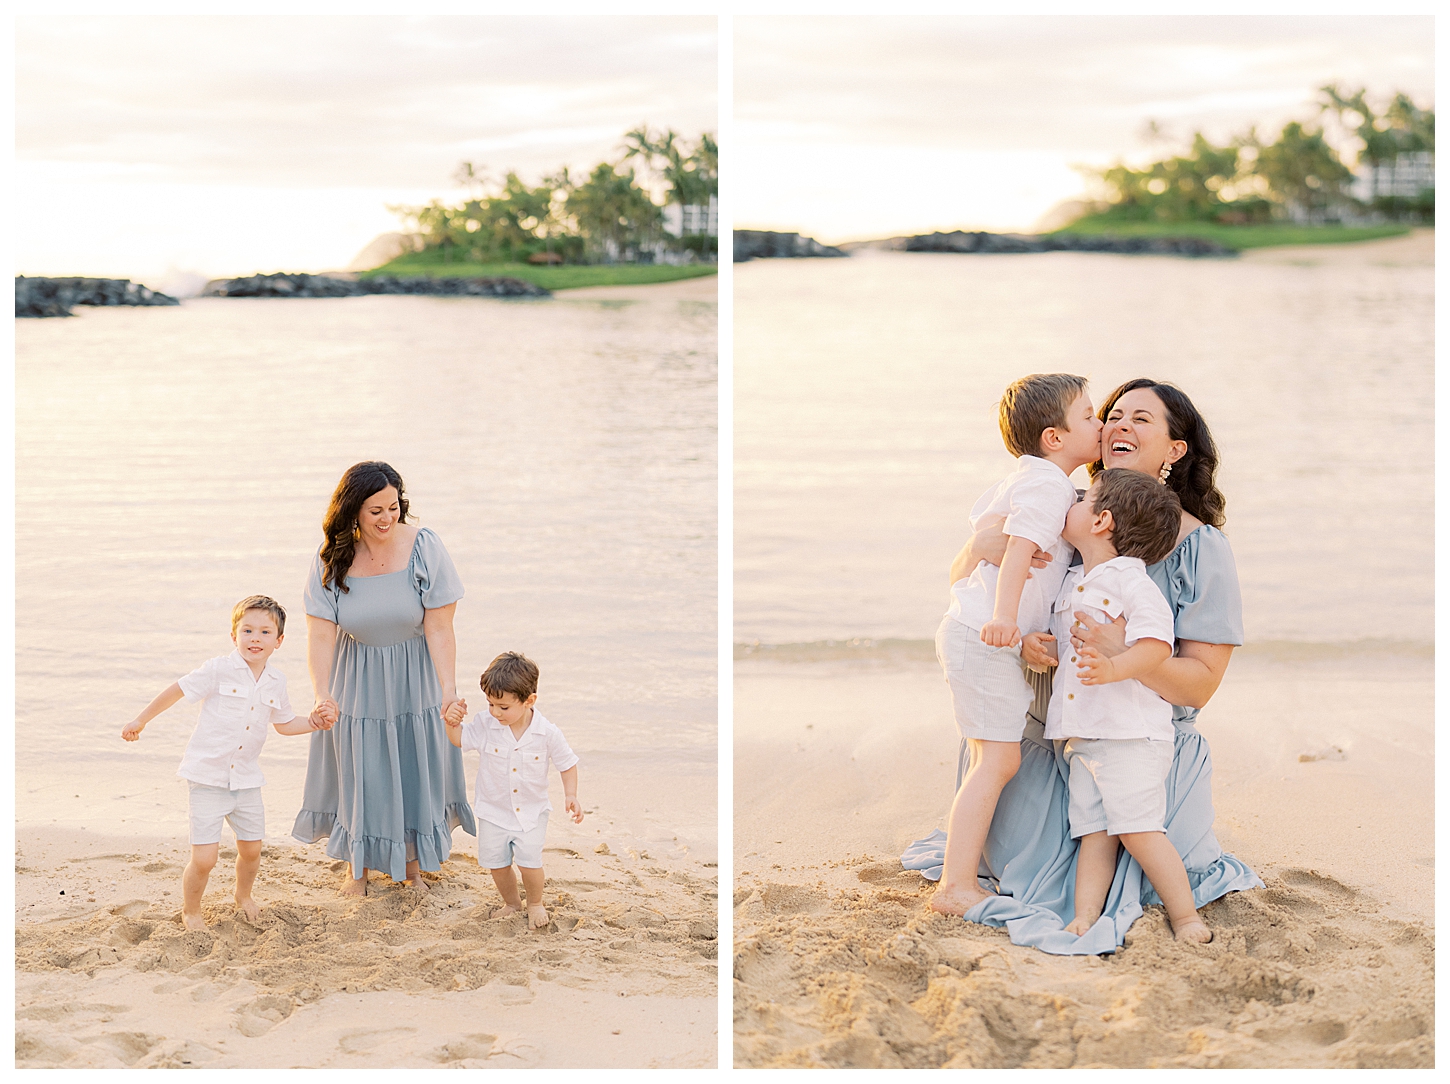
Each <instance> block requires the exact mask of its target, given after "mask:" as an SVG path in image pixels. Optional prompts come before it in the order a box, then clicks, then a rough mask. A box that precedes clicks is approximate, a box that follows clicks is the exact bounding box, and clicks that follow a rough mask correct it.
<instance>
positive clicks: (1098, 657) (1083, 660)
mask: <svg viewBox="0 0 1450 1084" xmlns="http://www.w3.org/2000/svg"><path fill="white" fill-rule="evenodd" d="M1077 666H1078V670H1077V676H1078V680H1079V681H1081V682H1082V683H1083V684H1084V685H1111V684H1112V683H1113V682H1115V681H1117V680H1119V679H1118V677H1117V676H1116V674H1115V672H1114V671H1115V670H1116V668H1115V667H1114V666H1113V660H1112V657H1111V656H1108V655H1104V654H1102V653H1101V652H1100V651H1098V649H1097V648H1095V647H1090V646H1088V645H1087V644H1084V645H1083V646H1082V647H1081V648H1079V649H1078V652H1077Z"/></svg>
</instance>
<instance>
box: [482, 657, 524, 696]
mask: <svg viewBox="0 0 1450 1084" xmlns="http://www.w3.org/2000/svg"><path fill="white" fill-rule="evenodd" d="M478 687H479V688H480V689H482V690H483V691H484V693H486V694H487V695H488V696H503V695H504V694H505V693H507V694H509V695H510V696H512V697H513V698H514V699H515V700H517V701H518V702H519V703H523V702H524V701H525V700H527V699H528V698H529V697H531V696H533V695H534V693H536V692H538V691H539V668H538V667H537V666H536V665H535V664H534V662H533V660H532V659H526V658H525V657H524V656H522V655H520V654H519V653H518V652H517V651H505V652H504V653H503V654H502V655H500V656H499V657H498V658H496V659H494V660H493V662H491V663H489V664H488V669H487V670H485V671H484V672H483V676H482V677H481V678H479V679H478Z"/></svg>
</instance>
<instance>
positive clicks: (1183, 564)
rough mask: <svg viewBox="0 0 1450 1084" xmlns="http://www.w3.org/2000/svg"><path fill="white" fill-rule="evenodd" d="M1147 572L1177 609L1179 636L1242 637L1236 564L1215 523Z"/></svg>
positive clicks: (1239, 640) (1235, 641)
mask: <svg viewBox="0 0 1450 1084" xmlns="http://www.w3.org/2000/svg"><path fill="white" fill-rule="evenodd" d="M1148 575H1149V576H1151V577H1152V578H1153V582H1154V583H1156V584H1157V585H1158V589H1159V590H1160V591H1162V592H1163V595H1164V597H1165V598H1167V599H1168V605H1169V606H1170V607H1172V609H1173V631H1174V634H1175V635H1176V636H1177V637H1178V639H1180V640H1197V641H1198V642H1199V643H1204V644H1230V645H1232V646H1234V647H1238V646H1240V645H1242V644H1243V642H1244V615H1243V598H1242V596H1241V595H1240V593H1239V574H1238V568H1237V566H1236V565H1235V564H1234V555H1233V550H1232V549H1230V548H1229V544H1228V539H1227V538H1225V537H1224V535H1223V532H1222V531H1220V530H1218V529H1217V528H1215V527H1208V526H1204V527H1200V528H1199V529H1198V530H1196V531H1194V532H1193V533H1192V534H1191V535H1189V536H1188V537H1187V538H1185V539H1184V540H1183V541H1182V542H1181V543H1180V544H1179V546H1178V548H1177V549H1176V550H1174V551H1173V552H1172V553H1170V554H1169V555H1168V556H1167V557H1166V558H1165V559H1164V560H1162V561H1160V562H1159V563H1158V564H1156V565H1150V566H1149V568H1148Z"/></svg>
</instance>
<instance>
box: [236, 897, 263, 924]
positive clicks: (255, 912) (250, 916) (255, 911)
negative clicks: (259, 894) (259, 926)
mask: <svg viewBox="0 0 1450 1084" xmlns="http://www.w3.org/2000/svg"><path fill="white" fill-rule="evenodd" d="M237 906H238V907H240V908H241V909H242V914H244V915H246V916H247V921H248V922H256V921H257V919H259V918H261V917H262V905H261V904H259V903H258V902H257V901H256V900H254V899H252V897H251V896H244V897H241V898H239V899H238V900H237Z"/></svg>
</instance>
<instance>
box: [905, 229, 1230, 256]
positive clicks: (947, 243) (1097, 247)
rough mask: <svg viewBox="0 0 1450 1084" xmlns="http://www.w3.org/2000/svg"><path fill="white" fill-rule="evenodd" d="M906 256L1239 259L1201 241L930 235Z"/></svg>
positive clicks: (916, 240) (912, 243) (909, 242)
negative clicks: (1109, 255)
mask: <svg viewBox="0 0 1450 1084" xmlns="http://www.w3.org/2000/svg"><path fill="white" fill-rule="evenodd" d="M905 240H906V244H905V245H904V246H903V247H904V248H905V250H906V251H907V252H971V253H982V254H993V253H1004V252H1115V253H1120V254H1123V255H1130V256H1190V257H1202V256H1237V255H1238V252H1237V251H1236V250H1235V249H1231V248H1228V247H1226V246H1224V245H1220V244H1218V243H1217V242H1216V241H1205V240H1204V239H1203V238H1201V237H1114V236H1111V235H1104V234H1074V233H1049V234H1042V235H1029V234H1017V233H967V232H964V231H962V230H954V231H953V232H951V233H928V234H921V235H919V236H917V237H908V238H906V239H905Z"/></svg>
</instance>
